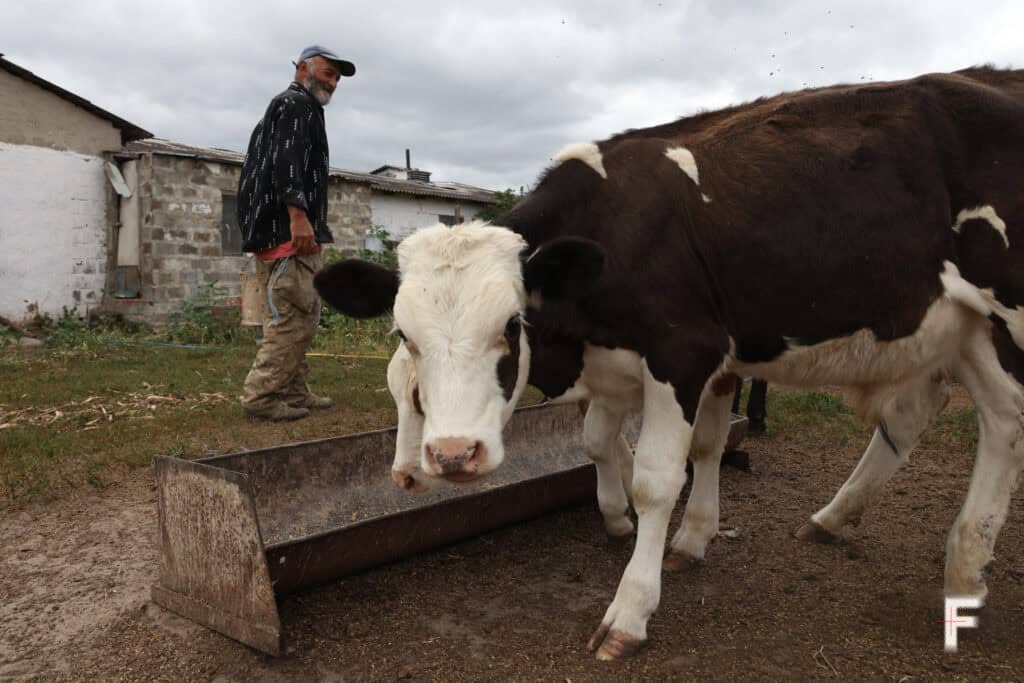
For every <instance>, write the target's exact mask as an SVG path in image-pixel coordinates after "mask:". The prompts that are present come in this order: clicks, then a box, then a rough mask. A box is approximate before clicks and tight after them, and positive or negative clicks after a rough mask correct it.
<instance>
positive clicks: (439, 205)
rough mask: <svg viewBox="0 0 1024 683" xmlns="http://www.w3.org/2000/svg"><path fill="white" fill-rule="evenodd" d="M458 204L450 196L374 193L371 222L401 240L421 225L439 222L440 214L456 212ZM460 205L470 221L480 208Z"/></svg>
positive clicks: (422, 226)
mask: <svg viewBox="0 0 1024 683" xmlns="http://www.w3.org/2000/svg"><path fill="white" fill-rule="evenodd" d="M455 204H456V202H455V201H452V200H446V199H435V198H432V197H415V196H412V195H400V194H384V193H382V192H374V193H373V196H372V197H371V198H370V209H371V211H372V212H373V215H372V216H371V218H370V222H371V223H372V224H373V225H380V226H383V227H384V229H386V230H387V231H388V234H389V235H391V238H392V239H395V240H400V239H402V238H404V237H408V236H409V235H411V234H412V233H413V232H414V231H415V230H417V229H418V228H424V227H427V226H428V225H437V223H438V218H437V217H438V216H440V215H446V216H452V215H454V214H455ZM459 205H460V206H461V207H462V217H463V219H465V220H467V221H468V220H470V219H472V218H473V217H474V216H476V214H477V212H478V211H479V210H480V207H479V206H477V205H475V204H469V203H465V202H462V203H459Z"/></svg>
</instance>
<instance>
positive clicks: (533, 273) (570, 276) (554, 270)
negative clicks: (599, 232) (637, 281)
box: [523, 237, 605, 301]
mask: <svg viewBox="0 0 1024 683" xmlns="http://www.w3.org/2000/svg"><path fill="white" fill-rule="evenodd" d="M604 262H605V254H604V248H603V247H602V246H601V245H600V244H598V243H597V242H593V241H591V240H587V239H582V238H579V237H563V238H560V239H557V240H552V241H551V242H548V243H547V244H544V245H542V246H541V247H540V248H539V249H537V251H535V252H534V253H533V254H532V255H530V256H529V257H528V258H527V259H526V262H525V263H524V264H523V281H524V283H525V285H526V291H527V293H528V294H531V295H532V294H535V293H537V292H539V293H540V297H541V299H542V300H547V301H569V300H572V299H578V298H579V297H581V296H583V295H584V294H586V293H587V291H589V290H590V288H591V287H593V286H594V283H595V282H597V280H598V279H599V278H600V277H601V273H602V272H603V271H604Z"/></svg>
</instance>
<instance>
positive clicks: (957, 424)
mask: <svg viewBox="0 0 1024 683" xmlns="http://www.w3.org/2000/svg"><path fill="white" fill-rule="evenodd" d="M921 443H923V444H928V445H933V446H950V447H956V448H959V449H961V450H966V451H973V450H974V449H975V448H976V447H977V445H978V414H977V412H975V410H974V408H972V407H969V406H965V407H960V408H955V409H947V410H945V411H944V412H942V413H941V414H940V415H939V417H938V419H936V420H935V423H934V424H932V426H931V427H930V428H929V429H928V431H927V432H925V434H924V436H923V437H922V438H921Z"/></svg>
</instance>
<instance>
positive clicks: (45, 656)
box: [0, 397, 1024, 682]
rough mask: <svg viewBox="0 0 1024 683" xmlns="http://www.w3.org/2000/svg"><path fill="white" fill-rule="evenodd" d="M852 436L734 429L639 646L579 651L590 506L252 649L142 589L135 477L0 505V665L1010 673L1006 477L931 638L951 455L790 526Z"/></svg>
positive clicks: (118, 674)
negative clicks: (799, 534) (852, 507)
mask: <svg viewBox="0 0 1024 683" xmlns="http://www.w3.org/2000/svg"><path fill="white" fill-rule="evenodd" d="M960 398H961V400H962V397H960ZM769 419H770V417H769ZM863 445H864V444H855V445H851V446H850V447H849V448H843V449H837V450H834V451H831V452H824V451H823V450H821V448H820V447H818V446H817V445H816V444H814V443H808V442H803V441H801V440H800V435H798V434H788V435H780V436H774V437H770V438H760V439H748V440H747V441H746V442H745V444H744V447H745V448H746V450H747V451H748V452H749V453H750V455H751V460H752V465H753V468H752V471H749V472H745V471H739V470H734V469H728V468H727V469H725V470H723V476H722V508H723V524H725V525H729V526H732V527H735V528H736V529H737V530H738V532H739V533H738V536H737V537H736V538H735V539H729V538H724V537H721V538H719V539H717V540H716V541H715V542H714V543H713V545H712V547H711V549H710V550H709V553H708V558H707V561H706V562H705V564H704V565H703V566H702V567H700V568H698V569H696V570H693V571H691V572H689V573H685V574H671V575H666V576H665V578H664V585H663V589H662V599H661V607H660V609H659V610H658V612H657V613H656V615H655V616H654V618H653V619H652V621H651V623H650V627H649V633H650V636H651V642H650V645H649V647H647V648H646V649H645V650H643V651H642V652H641V653H640V654H639V655H638V656H636V657H635V658H633V659H630V660H628V661H625V662H617V663H603V662H598V661H596V660H595V659H594V658H593V657H592V655H590V654H589V653H587V652H586V649H585V643H586V640H587V638H588V637H589V635H590V633H591V631H592V630H593V629H594V628H595V627H596V626H597V625H598V623H599V622H600V619H601V617H602V615H603V613H604V610H605V608H606V606H607V604H608V602H609V601H610V600H611V598H612V596H613V594H614V591H615V587H616V585H617V582H618V579H619V576H620V574H621V572H622V570H623V569H624V567H625V565H626V562H627V560H628V558H629V553H630V551H631V547H630V546H610V545H608V544H607V542H606V540H605V535H604V531H603V527H602V524H601V519H600V515H599V513H598V512H597V509H596V504H595V505H587V506H583V507H579V508H575V509H569V510H566V511H564V512H561V513H559V514H554V515H550V516H547V517H544V518H541V519H537V520H534V521H533V522H530V523H526V524H521V525H518V526H515V527H509V528H505V529H503V530H499V531H497V532H494V533H491V534H487V535H485V536H482V537H478V538H475V539H473V540H470V541H466V542H463V543H460V544H458V545H454V546H450V547H448V548H444V549H441V550H439V551H436V552H433V553H430V554H426V555H422V556H419V557H416V558H412V559H409V560H406V561H403V562H398V563H395V564H393V565H390V566H386V567H381V568H379V569H377V570H374V571H370V572H366V573H364V574H361V575H358V576H353V577H348V578H345V579H343V580H339V581H337V582H335V583H333V584H330V585H327V586H324V587H322V588H319V589H317V590H314V591H310V592H307V593H304V594H302V595H299V596H294V597H290V598H287V599H285V600H284V601H283V603H282V605H281V615H282V620H283V625H284V628H285V631H286V633H287V634H288V637H289V646H288V653H287V655H286V656H284V657H282V658H279V659H274V658H271V657H267V656H265V655H262V654H260V653H257V652H255V651H253V650H251V649H249V648H247V647H245V646H242V645H239V644H238V643H235V642H233V641H231V640H229V639H227V638H225V637H223V636H220V635H218V634H216V633H213V632H210V631H207V630H205V629H203V628H201V627H198V626H196V625H194V624H192V623H191V622H188V621H186V620H184V619H181V618H179V617H177V616H175V615H173V614H170V613H168V612H165V611H163V610H162V609H160V608H158V607H156V606H154V605H152V604H151V603H149V602H148V596H149V586H150V584H151V583H152V582H153V581H154V579H155V576H156V569H157V558H156V548H155V528H156V507H155V505H156V503H155V491H154V489H153V485H152V473H151V472H150V471H149V470H142V471H138V472H137V473H135V474H133V475H132V476H130V477H129V478H128V479H126V480H125V481H123V482H122V483H120V484H118V485H115V486H113V487H111V488H109V489H107V490H106V491H104V492H102V493H90V494H83V495H80V496H79V497H77V498H74V499H71V500H65V501H63V502H61V503H59V504H52V505H49V506H39V507H36V508H32V509H28V510H25V511H21V512H17V513H13V514H8V515H6V516H4V517H2V518H0V680H70V681H115V680H138V681H164V680H166V681H183V680H198V681H217V682H227V681H313V680H319V681H359V682H362V681H377V680H380V681H389V680H410V681H477V680H485V681H490V680H508V681H559V682H565V681H572V682H578V681H602V680H607V681H623V680H644V681H647V680H691V679H699V680H758V681H763V680H809V679H833V678H840V677H841V678H845V679H854V680H860V679H871V680H892V681H932V680H1022V679H1024V638H1022V634H1024V560H1022V558H1024V514H1022V511H1024V501H1022V496H1021V494H1020V493H1018V494H1017V495H1016V496H1015V497H1014V501H1013V505H1012V508H1011V511H1010V516H1009V519H1008V521H1007V524H1006V526H1005V527H1004V530H1003V532H1002V535H1001V536H1000V538H999V543H998V545H997V548H996V553H997V557H996V562H995V564H994V566H993V568H992V571H991V574H990V578H989V587H990V590H991V593H990V596H989V600H988V604H987V605H986V607H985V609H984V610H983V611H982V612H981V616H980V622H981V623H980V628H979V629H978V630H964V631H960V652H959V653H957V654H945V653H944V652H943V641H942V628H943V626H942V624H941V623H940V619H941V618H942V593H941V591H942V571H943V562H944V555H945V536H946V533H947V531H948V529H949V527H950V525H951V524H952V522H953V519H954V517H955V515H956V514H957V511H958V509H959V506H960V504H961V502H962V500H963V496H964V493H965V491H966V486H967V481H968V477H969V473H970V468H971V465H972V462H973V456H972V454H971V453H968V452H964V451H961V450H959V449H956V448H954V449H947V450H941V449H934V448H930V449H929V448H922V449H920V450H919V451H917V452H916V453H915V456H914V458H913V459H912V462H911V464H910V465H909V466H908V467H907V468H905V469H904V470H903V471H901V472H900V473H898V474H897V475H896V477H895V479H894V481H893V482H892V483H890V485H889V489H888V492H887V495H886V497H885V499H884V500H883V501H882V503H881V504H880V505H878V507H877V508H875V509H874V510H873V511H872V512H871V513H870V514H868V515H867V516H866V517H865V519H864V521H863V523H862V524H861V525H860V526H859V527H857V528H854V529H849V530H847V533H846V538H845V542H843V543H841V544H838V545H829V546H818V545H809V544H804V543H801V542H799V541H797V540H795V539H794V538H793V537H792V535H791V533H792V531H793V530H794V529H795V528H796V527H798V526H799V525H800V524H801V523H802V522H803V521H804V520H805V518H806V517H807V516H808V515H809V514H810V513H811V512H813V511H814V510H816V509H817V508H818V507H820V506H821V505H823V504H824V503H825V502H827V501H828V499H829V498H830V497H831V496H832V495H833V493H834V492H835V491H836V490H837V489H838V487H839V485H840V484H841V483H842V482H843V480H844V479H845V477H846V476H847V475H848V474H849V473H850V472H851V471H852V468H853V466H854V464H855V463H856V460H857V458H858V457H859V455H860V448H861V447H862V446H863ZM687 492H688V488H687V489H686V490H684V492H683V495H684V498H685V495H686V493H687ZM681 512H682V505H680V506H679V509H677V510H676V515H675V522H676V523H677V522H678V518H679V516H680V515H681ZM674 527H675V524H673V531H674Z"/></svg>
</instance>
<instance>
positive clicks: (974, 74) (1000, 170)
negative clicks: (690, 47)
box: [318, 68, 1024, 658]
mask: <svg viewBox="0 0 1024 683" xmlns="http://www.w3.org/2000/svg"><path fill="white" fill-rule="evenodd" d="M1022 177H1024V72H1021V71H997V70H992V69H987V68H975V69H967V70H964V71H960V72H957V73H953V74H933V75H927V76H922V77H919V78H916V79H912V80H909V81H902V82H894V83H877V84H869V85H861V86H837V87H833V88H826V89H821V90H808V91H804V92H800V93H792V94H784V95H780V96H777V97H774V98H770V99H765V100H759V101H756V102H753V103H751V104H747V105H742V106H738V107H734V108H730V109H726V110H722V111H719V112H713V113H708V114H701V115H697V116H694V117H690V118H686V119H682V120H680V121H677V122H675V123H671V124H667V125H664V126H659V127H655V128H649V129H645V130H639V131H629V132H626V133H624V134H621V135H618V136H616V137H613V138H611V139H610V140H607V141H604V142H600V143H596V144H590V143H587V144H580V145H574V146H571V147H569V148H567V149H566V150H563V152H562V153H560V154H559V155H558V156H557V157H556V158H555V164H554V165H553V167H552V168H550V169H549V170H548V171H547V172H546V173H545V174H544V175H543V176H542V178H541V180H540V181H539V183H538V185H537V187H536V189H535V190H534V191H533V192H532V193H531V194H530V195H529V196H528V197H527V198H526V199H524V200H523V201H522V202H520V203H519V204H518V205H517V206H516V207H515V208H514V209H513V210H512V211H510V212H509V213H508V214H506V215H505V216H503V217H502V218H500V219H499V220H498V221H497V222H498V223H500V225H501V227H482V226H479V225H468V226H462V227H456V228H453V229H450V230H427V231H424V232H422V233H420V234H417V235H414V236H413V237H412V238H410V239H408V240H406V241H405V242H403V244H402V245H401V246H400V248H399V260H400V261H399V265H400V273H401V274H400V276H399V275H397V274H393V273H388V272H382V271H378V270H374V269H372V268H370V267H368V266H366V265H365V264H359V263H353V262H349V263H345V264H341V265H338V266H336V267H334V268H333V269H330V270H327V271H325V272H324V273H322V274H321V276H320V278H319V279H318V286H319V288H320V290H321V292H322V293H323V294H324V295H325V297H326V298H327V299H328V301H330V302H331V303H334V304H335V305H337V306H338V307H340V308H341V309H342V310H345V311H346V312H350V313H362V314H364V315H374V314H381V313H383V312H385V311H386V310H387V309H388V308H390V307H392V304H393V309H394V317H395V324H396V326H397V327H398V328H399V329H400V330H401V332H402V333H403V335H404V337H405V339H406V347H407V349H408V350H409V353H410V357H411V361H412V363H413V364H414V366H415V371H416V376H417V382H418V396H419V402H420V404H421V406H422V408H423V412H424V414H425V418H424V424H423V432H422V448H421V452H420V459H421V466H422V468H423V470H424V472H426V473H428V474H436V475H438V476H443V477H445V478H448V479H458V478H461V477H463V476H466V477H469V476H478V475H481V474H484V473H486V472H488V471H490V470H492V469H493V468H494V467H496V466H497V465H498V464H499V463H500V462H501V459H502V457H503V452H502V446H501V434H500V431H501V427H502V425H503V424H504V421H505V420H506V419H507V418H508V414H509V412H510V410H511V401H512V399H514V397H515V395H516V390H517V388H518V387H519V386H520V385H521V383H522V382H523V381H524V380H525V378H523V377H522V374H523V373H522V372H521V371H520V372H519V373H518V375H517V376H516V377H515V378H514V379H512V380H511V382H512V384H511V385H510V384H507V383H506V382H507V381H509V378H510V377H512V373H511V372H510V371H509V369H508V365H509V363H511V361H509V360H508V359H509V358H510V351H514V347H515V346H516V344H518V350H519V354H520V356H521V355H522V354H524V353H526V352H527V348H526V347H528V340H527V339H526V337H525V335H524V334H523V332H522V330H521V326H520V323H519V321H520V320H521V318H522V316H523V315H524V314H525V313H526V312H527V306H528V304H529V303H530V302H531V301H533V302H535V303H538V304H539V309H538V310H537V311H536V312H535V314H534V313H531V314H530V323H531V324H532V325H533V326H534V327H535V328H536V330H537V333H538V334H539V335H547V336H550V337H553V338H556V339H564V340H569V341H574V342H578V343H580V344H586V345H587V346H588V347H590V348H596V347H603V348H607V349H619V350H624V351H628V352H632V353H635V354H636V358H637V361H638V363H639V367H640V377H641V381H640V387H639V388H640V394H639V395H640V396H641V401H642V410H643V426H642V429H641V432H640V438H639V442H638V444H637V449H636V454H635V458H634V469H633V478H632V494H633V504H634V508H635V510H636V512H637V516H638V529H637V541H636V548H635V550H634V553H633V556H632V559H631V560H630V562H629V564H628V565H627V567H626V570H625V573H624V574H623V577H622V580H621V582H620V583H619V587H618V590H617V592H616V594H615V597H614V599H613V600H612V602H611V605H610V606H609V608H608V610H607V612H606V613H605V616H604V618H603V619H602V621H601V625H600V627H599V628H598V629H597V631H596V633H595V634H594V636H593V638H592V639H591V643H590V644H591V647H592V648H595V649H597V653H598V656H599V657H601V658H615V657H620V656H623V655H625V654H628V653H630V652H632V651H633V650H635V649H636V648H637V647H638V646H639V645H641V644H642V643H643V642H644V641H645V640H646V637H647V621H648V620H649V618H650V616H651V615H652V614H653V613H654V611H655V609H656V607H657V605H658V601H659V597H660V585H661V584H660V570H661V562H662V555H663V551H664V546H665V539H666V534H667V529H668V522H669V515H670V513H671V510H672V507H673V504H674V502H675V500H676V498H677V496H678V495H679V491H680V489H681V487H682V485H683V484H684V482H685V478H686V474H685V458H684V455H683V454H685V453H687V452H688V451H689V452H690V455H691V458H693V459H694V460H695V471H694V477H695V492H696V490H697V485H699V484H700V483H701V480H702V477H705V476H706V477H711V476H712V475H711V473H710V470H711V468H709V467H706V466H702V460H711V459H715V465H716V466H715V467H714V470H715V474H714V476H716V477H717V460H716V459H717V457H718V452H719V451H720V450H721V444H722V442H723V441H724V439H725V434H726V431H727V429H728V413H729V407H730V402H731V398H732V393H731V391H727V390H721V387H719V390H715V388H716V385H718V384H720V382H719V380H720V379H721V378H722V377H723V376H724V375H725V374H726V373H730V372H733V373H739V374H749V375H753V376H756V377H761V378H764V379H766V380H768V381H771V382H778V383H782V384H789V385H799V386H816V385H821V384H833V385H845V386H849V387H852V388H854V389H855V390H856V394H857V397H858V398H857V402H856V403H857V408H858V410H859V412H860V413H861V414H862V415H864V416H865V417H866V418H867V419H869V420H871V421H872V422H873V423H874V424H877V425H879V429H877V430H876V433H875V436H874V438H873V439H872V442H871V445H869V447H868V450H867V451H866V453H865V455H864V457H863V459H862V461H861V463H860V464H859V465H858V467H857V470H856V471H855V472H854V473H853V475H852V476H851V477H850V480H849V481H847V483H846V484H845V485H844V486H843V489H842V490H841V491H840V492H839V494H838V495H837V497H836V500H834V501H833V502H832V503H830V504H829V506H827V507H826V508H824V509H823V510H821V511H819V512H818V513H817V514H815V515H814V516H813V517H812V521H811V522H810V524H809V525H808V527H806V528H805V529H804V530H803V535H804V536H815V535H819V534H833V533H835V532H837V531H838V530H839V528H840V527H841V526H842V525H843V524H844V523H845V522H847V521H849V520H850V519H852V518H854V517H856V516H857V515H859V514H860V513H861V512H862V511H863V509H864V508H865V507H866V505H867V504H868V503H869V502H870V500H871V499H872V498H873V497H874V496H876V495H877V494H878V492H879V490H880V488H881V486H882V485H883V484H884V483H885V481H886V480H887V479H888V478H889V477H890V476H891V475H892V473H893V472H894V471H895V470H896V469H897V468H898V467H899V465H900V464H901V463H903V462H904V461H905V460H906V459H907V457H908V455H909V452H910V450H911V449H912V448H913V446H914V445H915V443H916V441H917V438H918V436H919V435H920V433H921V431H922V430H923V429H924V428H925V426H926V425H927V424H928V422H929V420H930V419H931V418H932V416H933V415H934V414H935V413H936V412H937V411H938V410H939V409H940V408H941V405H942V403H943V401H944V398H945V394H944V391H943V386H944V385H943V383H942V381H941V379H942V376H943V375H944V374H945V373H951V374H952V375H954V376H955V377H956V378H958V379H959V380H960V381H961V382H962V383H963V385H964V386H965V387H966V388H967V390H968V392H969V393H970V395H971V397H972V398H973V400H974V403H975V406H976V408H977V411H978V415H979V443H978V452H977V458H976V464H975V470H974V474H973V476H972V479H971V484H970V488H969V491H968V494H967V498H966V500H965V502H964V505H963V507H962V509H961V511H960V514H959V517H958V518H957V520H956V522H955V523H954V525H953V528H952V529H951V531H950V534H949V541H948V545H947V558H946V576H945V590H946V593H947V594H950V595H972V596H983V595H985V593H986V586H985V582H984V579H983V576H982V569H983V568H984V567H985V565H986V564H987V563H988V562H989V561H990V560H991V559H992V551H993V547H994V544H995V541H996V537H997V534H998V532H999V530H1000V528H1001V526H1002V524H1003V522H1004V520H1005V517H1006V513H1007V509H1008V506H1009V501H1010V496H1011V493H1012V491H1013V490H1014V487H1015V484H1016V481H1017V477H1018V474H1019V473H1020V470H1021V467H1022V465H1024V191H1022V190H1021V188H1020V183H1021V178H1022ZM581 348H582V347H581ZM503 364H504V365H503ZM691 442H692V443H694V444H697V443H701V442H703V443H705V444H714V446H715V447H714V448H700V449H698V448H694V449H692V450H691V448H690V446H691ZM893 451H895V456H894V454H893ZM715 488H716V489H717V486H716V487H715ZM706 489H707V487H706V486H703V485H701V486H700V490H706ZM711 503H713V504H711ZM717 516H718V509H717V490H716V493H715V496H714V499H713V501H712V500H711V499H710V498H707V499H705V498H702V499H701V500H700V501H699V504H695V502H694V501H693V500H692V499H691V501H690V502H689V503H688V505H687V509H686V512H685V515H684V519H683V526H682V528H681V529H680V533H679V534H677V535H676V537H674V538H673V540H672V543H671V551H672V553H674V556H676V557H678V556H683V557H685V556H686V555H687V554H688V553H692V551H691V550H690V549H689V548H688V546H687V543H689V542H691V541H695V540H699V538H700V537H701V536H702V535H706V534H707V533H708V532H709V531H710V530H711V529H713V528H716V527H717ZM694 530H695V531H694ZM671 557H673V555H670V559H671Z"/></svg>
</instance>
